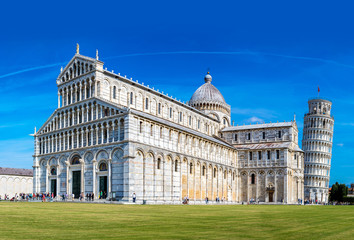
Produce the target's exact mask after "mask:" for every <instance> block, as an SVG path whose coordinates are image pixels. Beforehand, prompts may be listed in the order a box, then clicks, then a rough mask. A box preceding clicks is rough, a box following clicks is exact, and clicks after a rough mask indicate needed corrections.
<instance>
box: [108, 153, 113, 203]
mask: <svg viewBox="0 0 354 240" xmlns="http://www.w3.org/2000/svg"><path fill="white" fill-rule="evenodd" d="M111 165H112V159H108V197H109V198H111V197H112V166H111Z"/></svg>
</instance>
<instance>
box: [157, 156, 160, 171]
mask: <svg viewBox="0 0 354 240" xmlns="http://www.w3.org/2000/svg"><path fill="white" fill-rule="evenodd" d="M157 169H161V159H160V158H158V159H157Z"/></svg>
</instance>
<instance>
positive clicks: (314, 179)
mask: <svg viewBox="0 0 354 240" xmlns="http://www.w3.org/2000/svg"><path fill="white" fill-rule="evenodd" d="M308 104H309V112H308V113H307V114H305V117H304V131H303V138H302V148H303V150H304V151H305V174H304V175H305V186H304V190H305V200H310V201H312V202H316V200H317V202H322V203H327V202H328V187H329V175H330V169H331V157H332V143H333V124H334V119H333V116H331V107H332V102H331V101H328V100H325V99H319V98H316V99H311V100H309V101H308Z"/></svg>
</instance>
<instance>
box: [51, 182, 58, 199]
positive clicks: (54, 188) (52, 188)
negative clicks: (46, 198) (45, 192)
mask: <svg viewBox="0 0 354 240" xmlns="http://www.w3.org/2000/svg"><path fill="white" fill-rule="evenodd" d="M50 193H53V195H54V197H55V196H56V195H57V180H56V179H52V180H50Z"/></svg>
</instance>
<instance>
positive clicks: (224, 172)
mask: <svg viewBox="0 0 354 240" xmlns="http://www.w3.org/2000/svg"><path fill="white" fill-rule="evenodd" d="M224 179H226V171H224Z"/></svg>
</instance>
